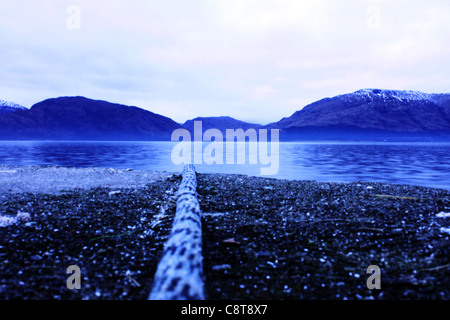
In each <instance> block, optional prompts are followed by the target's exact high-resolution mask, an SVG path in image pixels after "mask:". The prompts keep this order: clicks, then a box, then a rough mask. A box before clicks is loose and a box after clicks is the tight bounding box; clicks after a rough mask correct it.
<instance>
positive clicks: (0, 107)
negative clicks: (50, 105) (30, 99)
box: [0, 100, 28, 115]
mask: <svg viewBox="0 0 450 320" xmlns="http://www.w3.org/2000/svg"><path fill="white" fill-rule="evenodd" d="M19 110H28V109H27V108H25V107H24V106H21V105H19V104H17V103H14V102H10V101H5V100H0V115H2V114H7V113H11V112H15V111H19Z"/></svg>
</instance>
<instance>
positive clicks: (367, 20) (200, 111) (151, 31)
mask: <svg viewBox="0 0 450 320" xmlns="http://www.w3.org/2000/svg"><path fill="white" fill-rule="evenodd" d="M78 13H79V15H78ZM448 17H450V5H449V2H448V1H447V0H446V1H437V0H430V1H416V0H414V1H401V0H397V1H388V0H385V1H383V0H370V1H361V0H344V1H342V0H322V1H321V0H311V1H300V0H165V1H160V0H157V1H156V0H142V1H139V0H131V1H130V0H126V1H125V0H90V1H87V0H71V1H65V0H40V1H36V0H1V1H0V43H1V44H2V45H1V49H0V99H4V100H10V101H14V102H17V103H20V104H23V105H25V106H26V107H30V106H31V105H32V104H34V103H36V102H38V101H41V100H43V99H46V98H50V97H57V96H64V95H82V96H86V97H89V98H93V99H102V100H107V101H111V102H118V103H123V104H127V105H136V106H139V107H142V108H145V109H148V110H151V111H153V112H157V113H160V114H163V115H166V116H169V117H171V118H172V119H174V120H176V121H178V122H184V121H185V120H187V119H190V118H193V117H195V116H220V115H230V116H233V117H236V118H238V119H241V120H245V121H251V122H257V123H268V122H272V121H277V120H279V119H281V118H282V117H285V116H290V115H291V114H292V113H293V112H294V111H296V110H298V109H301V108H302V107H303V106H305V105H306V104H308V103H311V102H313V101H315V100H318V99H321V98H324V97H327V96H333V95H336V94H342V93H347V92H353V91H356V90H358V89H361V88H375V87H376V88H387V89H412V90H421V91H424V92H450V90H449V87H450V59H449V58H450V41H448V39H450V19H449V18H448Z"/></svg>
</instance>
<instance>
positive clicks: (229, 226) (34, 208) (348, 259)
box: [0, 166, 450, 300]
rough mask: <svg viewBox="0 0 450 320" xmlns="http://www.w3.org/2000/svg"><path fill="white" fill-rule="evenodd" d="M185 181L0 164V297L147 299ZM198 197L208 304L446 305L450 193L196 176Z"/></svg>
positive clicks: (139, 173) (148, 173)
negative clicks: (376, 283) (76, 282)
mask: <svg viewBox="0 0 450 320" xmlns="http://www.w3.org/2000/svg"><path fill="white" fill-rule="evenodd" d="M180 182H181V173H180V172H174V173H170V172H153V171H139V170H132V169H113V168H110V169H105V168H84V169H81V168H63V167H54V166H51V167H50V166H49V167H32V166H30V167H15V166H0V219H1V221H2V222H1V223H0V275H1V278H0V299H2V300H145V299H147V298H148V295H149V292H150V289H151V286H152V283H153V276H154V274H155V271H156V268H157V264H158V262H159V259H160V257H161V255H162V252H163V248H164V243H165V242H166V240H167V238H168V237H169V234H170V230H171V227H172V222H173V218H174V214H175V211H176V199H177V194H176V193H177V189H178V186H179V184H180ZM197 193H198V195H197V196H198V200H199V203H200V209H201V211H202V232H203V234H202V237H203V239H202V241H203V248H202V249H203V270H204V283H205V296H206V299H210V300H225V299H227V300H228V299H232V300H234V299H237V300H240V299H250V300H252V299H268V300H280V299H285V300H397V299H407V300H415V299H421V300H422V299H424V300H430V299H432V300H448V299H450V286H449V283H450V281H449V280H450V261H449V259H450V258H449V257H450V214H449V212H450V190H446V189H436V188H427V187H420V186H408V185H393V184H388V183H371V182H353V183H338V182H336V183H329V182H317V181H304V180H296V181H292V180H280V179H272V178H260V177H249V176H245V175H234V174H204V173H197ZM71 265H75V266H78V267H79V268H80V271H81V288H80V289H76V290H74V289H69V288H68V286H67V279H68V277H69V276H70V274H68V273H67V268H68V267H69V266H71ZM373 265H376V266H378V267H379V269H380V271H381V274H380V280H381V282H380V283H381V288H380V289H370V288H368V285H367V279H368V277H369V276H370V274H368V273H367V272H366V271H367V268H368V267H369V266H373Z"/></svg>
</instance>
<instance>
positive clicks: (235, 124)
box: [183, 117, 262, 134]
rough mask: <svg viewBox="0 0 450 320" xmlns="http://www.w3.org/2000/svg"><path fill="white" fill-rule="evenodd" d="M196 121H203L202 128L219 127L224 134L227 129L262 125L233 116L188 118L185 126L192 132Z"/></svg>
mask: <svg viewBox="0 0 450 320" xmlns="http://www.w3.org/2000/svg"><path fill="white" fill-rule="evenodd" d="M194 121H201V122H202V130H203V131H205V130H208V129H219V130H220V131H221V132H222V133H223V134H225V132H226V129H243V130H247V129H250V128H253V129H258V128H261V127H262V126H261V125H260V124H253V123H248V122H244V121H240V120H237V119H234V118H231V117H198V118H195V119H192V120H188V121H186V122H185V123H184V124H183V127H185V128H186V129H188V130H189V131H190V132H193V130H194Z"/></svg>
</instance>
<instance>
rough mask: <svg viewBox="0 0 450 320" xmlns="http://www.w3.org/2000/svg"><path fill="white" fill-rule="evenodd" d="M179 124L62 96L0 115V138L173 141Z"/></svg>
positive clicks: (121, 107) (139, 111) (118, 106)
mask: <svg viewBox="0 0 450 320" xmlns="http://www.w3.org/2000/svg"><path fill="white" fill-rule="evenodd" d="M180 127H181V126H180V125H179V124H177V123H176V122H175V121H173V120H171V119H170V118H167V117H164V116H161V115H158V114H156V113H153V112H150V111H147V110H144V109H140V108H137V107H133V106H125V105H121V104H116V103H110V102H106V101H101V100H92V99H88V98H85V97H59V98H53V99H47V100H44V101H42V102H39V103H37V104H35V105H33V106H32V107H31V109H30V110H28V109H27V110H20V111H18V112H14V113H8V114H6V115H5V114H4V115H2V116H0V139H45V140H47V139H52V140H53V139H54V140H170V136H171V133H172V131H173V130H175V129H177V128H180Z"/></svg>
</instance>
